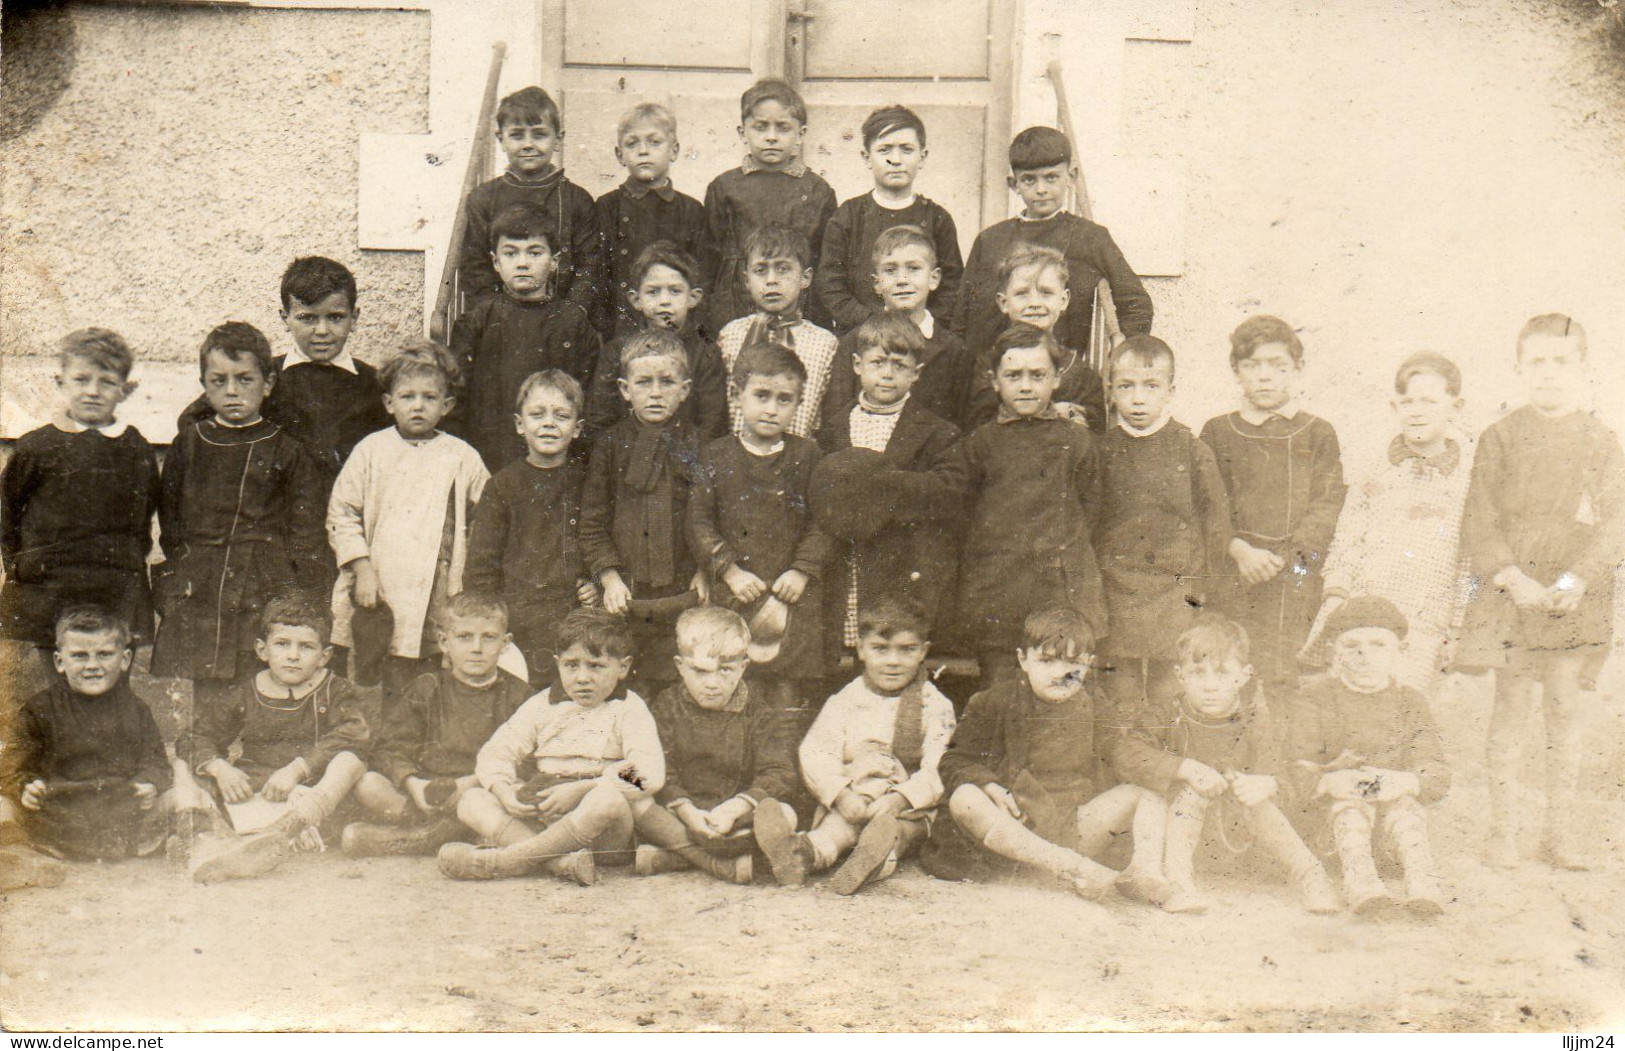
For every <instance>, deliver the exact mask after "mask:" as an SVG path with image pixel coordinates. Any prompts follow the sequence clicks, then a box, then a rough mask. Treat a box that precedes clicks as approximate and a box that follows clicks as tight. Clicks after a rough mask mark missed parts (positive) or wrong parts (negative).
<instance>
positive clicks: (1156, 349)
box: [1110, 335, 1174, 383]
mask: <svg viewBox="0 0 1625 1051" xmlns="http://www.w3.org/2000/svg"><path fill="white" fill-rule="evenodd" d="M1131 360H1132V362H1133V363H1134V364H1136V365H1138V366H1139V367H1140V368H1142V369H1154V368H1157V367H1158V366H1160V365H1167V366H1168V381H1169V382H1170V383H1172V382H1173V379H1174V348H1173V347H1170V346H1169V345H1168V344H1166V343H1164V342H1163V341H1162V340H1160V339H1158V338H1157V337H1156V336H1152V335H1141V336H1130V337H1129V338H1127V339H1125V340H1124V341H1123V342H1121V343H1119V344H1118V345H1117V346H1116V347H1115V348H1114V349H1113V350H1112V353H1111V370H1110V371H1111V372H1115V371H1117V366H1119V365H1121V364H1123V363H1124V362H1125V361H1131Z"/></svg>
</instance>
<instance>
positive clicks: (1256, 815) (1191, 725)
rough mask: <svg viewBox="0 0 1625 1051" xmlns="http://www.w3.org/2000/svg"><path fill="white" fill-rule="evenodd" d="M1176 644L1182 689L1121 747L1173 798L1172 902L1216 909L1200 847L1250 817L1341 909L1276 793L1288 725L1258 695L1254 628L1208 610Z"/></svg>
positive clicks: (1146, 704)
mask: <svg viewBox="0 0 1625 1051" xmlns="http://www.w3.org/2000/svg"><path fill="white" fill-rule="evenodd" d="M1176 648H1177V654H1178V661H1177V664H1176V666H1175V669H1174V675H1175V683H1176V688H1177V690H1178V694H1177V696H1176V697H1175V698H1173V699H1171V700H1170V699H1168V698H1165V697H1159V696H1149V697H1146V698H1145V699H1144V700H1143V701H1142V702H1141V703H1140V705H1139V706H1138V711H1137V712H1136V714H1135V717H1134V726H1133V729H1132V731H1131V732H1130V733H1129V734H1128V736H1127V737H1125V738H1124V739H1123V740H1122V742H1121V743H1119V744H1118V746H1117V749H1116V751H1115V753H1114V756H1113V766H1114V767H1115V768H1116V770H1117V772H1118V775H1119V776H1121V777H1122V778H1123V779H1124V780H1126V781H1129V782H1131V783H1133V784H1137V785H1141V786H1143V787H1145V788H1149V789H1151V790H1152V791H1154V792H1157V793H1159V794H1160V795H1161V796H1162V797H1163V798H1166V799H1167V801H1168V831H1167V845H1166V847H1165V848H1164V853H1163V870H1164V873H1165V874H1166V876H1167V878H1168V882H1169V884H1170V893H1169V897H1168V899H1167V900H1166V901H1164V902H1163V906H1162V907H1163V908H1164V909H1165V910H1166V911H1168V912H1205V911H1206V910H1207V908H1208V901H1207V899H1206V897H1205V896H1203V895H1202V894H1201V893H1200V892H1199V891H1198V890H1197V885H1196V876H1195V871H1194V868H1195V856H1196V851H1197V849H1198V847H1200V846H1201V845H1202V843H1203V840H1204V833H1207V834H1209V836H1210V837H1213V836H1216V835H1217V832H1216V830H1217V829H1218V828H1219V826H1220V823H1221V822H1224V823H1226V824H1227V825H1229V824H1238V823H1239V824H1241V825H1243V826H1244V827H1245V828H1246V830H1247V832H1248V833H1249V834H1251V836H1252V843H1253V844H1255V845H1257V846H1258V847H1260V848H1261V849H1262V850H1263V851H1264V852H1265V853H1267V854H1269V855H1270V856H1271V857H1273V858H1274V859H1275V860H1276V861H1277V862H1279V863H1280V865H1281V866H1282V867H1283V868H1285V869H1286V871H1287V874H1288V876H1289V878H1290V879H1291V880H1292V882H1293V883H1294V884H1295V885H1296V886H1297V888H1298V890H1299V892H1300V893H1301V894H1302V895H1303V902H1304V907H1305V908H1306V909H1308V911H1310V912H1314V913H1330V912H1336V911H1338V909H1339V908H1340V907H1341V906H1340V903H1339V902H1338V899H1337V894H1336V892H1335V891H1334V890H1333V889H1332V885H1331V883H1330V881H1329V880H1327V878H1326V872H1325V870H1324V869H1323V868H1322V867H1321V864H1320V860H1319V859H1318V858H1316V857H1315V855H1314V854H1313V853H1312V852H1311V851H1310V850H1309V848H1308V847H1307V846H1305V845H1304V842H1303V840H1302V839H1301V838H1299V836H1298V833H1297V831H1296V830H1295V829H1294V828H1293V827H1292V824H1291V822H1290V821H1288V820H1287V817H1286V815H1285V814H1283V813H1282V812H1281V810H1280V807H1279V806H1278V805H1277V804H1276V802H1275V799H1276V796H1277V792H1278V790H1279V789H1280V787H1281V786H1280V783H1279V782H1278V781H1277V780H1276V771H1277V769H1278V767H1279V760H1280V756H1279V734H1278V732H1277V729H1276V726H1275V725H1273V720H1272V719H1271V716H1270V712H1269V711H1268V710H1267V709H1266V708H1265V707H1264V706H1263V705H1261V704H1259V703H1258V699H1257V692H1256V691H1253V692H1252V695H1251V696H1250V697H1249V696H1248V691H1247V686H1248V683H1249V681H1250V680H1251V679H1252V672H1253V670H1252V667H1251V665H1249V664H1248V663H1247V633H1246V632H1245V631H1243V630H1242V628H1241V627H1240V626H1239V625H1237V624H1235V623H1234V622H1233V621H1230V620H1227V619H1225V618H1224V617H1221V616H1219V615H1217V614H1204V615H1202V616H1200V617H1199V618H1197V620H1196V622H1195V623H1194V624H1193V625H1192V626H1191V627H1189V628H1187V629H1186V630H1185V631H1184V632H1182V633H1181V634H1180V635H1179V637H1178V640H1177V642H1176ZM1238 808H1239V811H1240V813H1239V814H1237V813H1236V810H1237V809H1238ZM1210 819H1211V820H1210Z"/></svg>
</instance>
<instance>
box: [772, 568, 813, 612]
mask: <svg viewBox="0 0 1625 1051" xmlns="http://www.w3.org/2000/svg"><path fill="white" fill-rule="evenodd" d="M806 590H807V574H805V573H803V572H802V571H801V570H799V569H787V570H785V571H784V572H783V573H782V574H780V575H779V579H777V580H775V581H774V582H773V594H774V595H775V596H777V597H778V599H779V601H780V602H784V603H786V604H788V605H791V606H794V605H795V604H796V603H797V602H800V601H801V596H802V594H803V593H804V592H805V591H806Z"/></svg>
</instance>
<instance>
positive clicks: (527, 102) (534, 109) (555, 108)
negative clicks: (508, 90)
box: [497, 84, 564, 132]
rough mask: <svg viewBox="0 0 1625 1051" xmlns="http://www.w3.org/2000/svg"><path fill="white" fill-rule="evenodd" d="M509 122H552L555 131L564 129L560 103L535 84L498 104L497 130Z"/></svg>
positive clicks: (527, 124) (526, 123)
mask: <svg viewBox="0 0 1625 1051" xmlns="http://www.w3.org/2000/svg"><path fill="white" fill-rule="evenodd" d="M509 124H524V125H526V126H529V125H531V124H550V125H552V127H553V130H554V131H555V132H558V131H562V130H563V129H564V122H563V120H562V119H560V117H559V104H558V103H557V102H554V101H553V96H552V95H549V94H548V93H547V92H545V91H543V90H542V89H541V88H539V87H536V86H535V85H534V84H533V85H531V86H530V87H528V88H520V89H519V90H518V91H516V92H514V93H513V94H511V95H509V96H507V97H506V98H504V99H503V100H502V101H501V102H500V103H498V104H497V130H498V131H501V130H502V129H503V128H504V127H506V126H507V125H509Z"/></svg>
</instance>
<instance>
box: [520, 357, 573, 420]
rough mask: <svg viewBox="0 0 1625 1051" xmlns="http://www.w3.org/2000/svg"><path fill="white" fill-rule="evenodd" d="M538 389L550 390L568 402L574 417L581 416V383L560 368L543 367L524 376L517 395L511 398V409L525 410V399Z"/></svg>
mask: <svg viewBox="0 0 1625 1051" xmlns="http://www.w3.org/2000/svg"><path fill="white" fill-rule="evenodd" d="M539 390H550V391H553V392H554V393H555V394H557V395H558V396H559V397H561V398H563V399H564V400H565V401H567V402H569V403H570V408H571V409H573V410H574V411H575V414H576V418H577V419H580V418H581V407H582V405H583V403H584V402H585V398H584V397H583V396H582V393H581V383H580V381H579V380H577V379H576V378H575V377H574V376H572V375H570V374H569V373H568V372H565V371H563V370H562V369H543V370H542V371H541V372H532V373H531V374H530V375H529V376H526V377H525V382H523V383H521V384H520V385H519V396H518V397H516V398H515V399H514V400H513V411H514V413H515V414H516V415H517V414H518V413H521V412H524V411H525V401H526V399H528V398H529V397H530V396H531V395H532V394H533V393H535V392H536V391H539Z"/></svg>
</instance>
